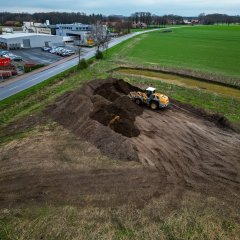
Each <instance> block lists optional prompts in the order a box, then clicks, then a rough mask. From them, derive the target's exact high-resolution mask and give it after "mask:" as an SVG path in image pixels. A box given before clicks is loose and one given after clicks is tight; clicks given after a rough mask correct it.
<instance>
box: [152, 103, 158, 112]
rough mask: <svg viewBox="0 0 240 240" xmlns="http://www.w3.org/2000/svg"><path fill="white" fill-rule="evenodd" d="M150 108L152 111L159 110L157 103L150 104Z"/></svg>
mask: <svg viewBox="0 0 240 240" xmlns="http://www.w3.org/2000/svg"><path fill="white" fill-rule="evenodd" d="M150 108H151V109H152V110H156V109H157V108H158V105H157V103H156V102H151V103H150Z"/></svg>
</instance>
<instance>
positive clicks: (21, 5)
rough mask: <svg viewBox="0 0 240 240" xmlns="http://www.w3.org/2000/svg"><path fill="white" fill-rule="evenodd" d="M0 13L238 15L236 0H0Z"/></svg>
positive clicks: (239, 7) (239, 3)
mask: <svg viewBox="0 0 240 240" xmlns="http://www.w3.org/2000/svg"><path fill="white" fill-rule="evenodd" d="M0 1H1V4H0V5H1V8H0V11H10V12H31V13H33V12H40V11H41V12H50V11H65V12H85V13H87V14H90V13H102V14H104V15H110V14H117V15H125V16H129V15H130V14H131V13H133V12H137V11H149V12H151V13H154V14H158V15H163V14H178V15H182V16H197V15H198V14H199V13H203V12H204V13H206V14H208V13H226V14H231V15H239V14H240V0H115V1H114V0H84V1H83V0H6V1H4V0H0Z"/></svg>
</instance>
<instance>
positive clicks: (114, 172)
mask: <svg viewBox="0 0 240 240" xmlns="http://www.w3.org/2000/svg"><path fill="white" fill-rule="evenodd" d="M135 90H138V88H137V87H135V86H132V85H130V84H128V83H126V82H124V81H122V80H118V79H108V80H105V81H103V80H94V81H92V82H89V83H87V84H85V85H84V86H82V87H81V88H80V89H78V90H76V91H74V92H71V93H68V94H65V95H64V96H62V97H60V98H59V99H58V100H57V101H56V103H55V104H53V105H51V106H49V107H48V108H47V109H46V110H45V113H46V114H47V115H49V116H50V117H51V118H52V119H53V120H54V121H56V122H58V123H60V125H62V126H63V129H64V130H61V131H62V132H63V134H62V136H61V137H60V135H61V134H60V133H59V134H58V135H59V136H58V137H56V136H55V135H54V134H53V133H51V134H50V137H47V139H48V144H47V143H44V141H45V140H43V139H42V138H38V139H35V140H34V139H30V140H26V141H28V143H26V142H25V143H24V144H22V145H21V144H20V145H21V146H18V147H16V146H13V145H10V146H7V147H5V149H4V151H3V152H2V159H0V160H1V161H0V164H1V169H2V170H1V174H0V193H1V199H0V200H1V202H2V203H5V204H6V203H7V202H8V203H9V202H10V201H12V202H14V201H15V202H16V201H17V202H22V201H23V202H24V201H29V200H30V199H34V200H36V201H56V200H57V199H58V200H60V199H61V201H65V200H66V201H67V202H74V203H76V204H80V205H81V204H82V203H83V202H84V201H83V197H81V200H80V197H79V192H80V193H81V196H85V195H91V196H92V195H94V194H96V193H98V194H100V195H101V196H103V195H104V194H107V195H108V198H107V199H108V201H107V200H106V199H105V200H104V201H100V200H98V201H95V203H94V204H97V205H98V204H100V202H101V204H109V202H111V204H112V205H115V203H116V204H122V203H124V202H129V201H130V202H134V201H136V202H139V201H141V200H142V201H143V202H146V201H147V200H148V199H151V198H153V197H159V196H160V195H164V194H167V193H173V196H174V198H175V199H176V200H177V199H179V198H181V195H182V194H183V193H184V191H194V192H201V193H204V194H208V195H214V196H219V197H220V198H223V199H227V200H230V201H234V202H239V200H240V184H239V183H240V134H239V133H238V132H237V131H234V128H233V127H231V125H230V124H229V123H228V122H227V121H226V119H224V118H222V117H220V116H217V115H209V114H207V113H205V112H204V111H200V110H196V109H193V108H191V107H189V106H184V105H181V104H180V103H177V102H175V101H174V105H172V106H171V107H170V108H169V109H166V110H158V111H152V110H149V109H148V108H146V107H141V106H137V105H136V104H135V103H134V102H132V101H131V100H130V99H129V97H128V96H127V94H128V93H129V92H131V91H135ZM67 131H69V133H66V132H67ZM70 132H72V133H73V135H74V136H75V138H76V139H75V140H71V141H70V140H69V139H68V137H64V136H68V135H69V134H70ZM52 135H53V136H52ZM51 139H52V140H51ZM61 139H62V140H61ZM70 139H72V137H71V138H70ZM59 141H60V143H59ZM82 141H84V142H85V143H86V144H89V146H91V147H89V146H88V147H87V150H86V151H85V150H84V151H82V150H81V149H83V148H82ZM57 142H58V143H57ZM89 148H90V150H89ZM24 149H25V151H24ZM59 149H62V150H61V151H60V150H59ZM66 149H68V150H66ZM91 149H95V150H94V151H93V150H91ZM97 149H98V150H97ZM57 150H58V151H57ZM99 150H100V151H101V156H107V158H108V159H110V160H109V161H112V162H114V161H115V160H123V161H121V162H122V163H124V162H126V161H128V163H129V162H130V163H133V162H136V163H141V164H139V165H138V167H127V168H126V166H125V167H123V168H121V167H120V168H119V167H117V168H115V167H114V166H112V165H111V164H110V165H109V166H107V165H105V167H104V165H102V166H100V167H99V168H98V169H94V166H93V167H92V168H90V170H89V169H88V170H86V169H85V168H84V164H83V165H82V166H79V165H76V167H73V168H69V167H66V166H65V165H66V163H64V164H63V163H62V162H61V161H62V160H61V161H60V160H59V159H63V158H64V156H65V155H66V154H65V153H66V151H67V153H68V154H67V156H68V158H67V159H68V160H69V161H74V159H78V160H77V161H78V162H79V161H82V159H87V160H86V163H87V161H88V164H89V163H91V161H93V159H96V155H94V154H95V152H96V151H99ZM93 152H94V154H93ZM73 153H74V156H73ZM6 157H8V161H6V160H5V161H4V159H6ZM24 159H25V160H26V162H24V161H25V160H24ZM27 159H28V161H27ZM30 159H31V160H30ZM113 159H114V160H113ZM98 160H99V161H100V158H98ZM11 162H12V163H15V165H14V164H11ZM16 163H18V164H19V163H20V164H21V166H22V167H21V168H20V170H19V171H17V170H15V169H14V168H15V167H16V166H18V164H16ZM25 165H28V168H26V167H24V166H25ZM29 166H30V167H29ZM63 166H65V167H63ZM77 166H78V167H77ZM83 169H85V170H83ZM88 202H89V201H88ZM93 202H94V201H93ZM96 202H97V203H96Z"/></svg>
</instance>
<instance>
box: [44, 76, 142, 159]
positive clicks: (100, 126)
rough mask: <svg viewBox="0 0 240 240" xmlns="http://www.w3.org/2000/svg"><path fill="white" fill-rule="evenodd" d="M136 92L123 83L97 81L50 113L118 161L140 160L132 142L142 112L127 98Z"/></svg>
mask: <svg viewBox="0 0 240 240" xmlns="http://www.w3.org/2000/svg"><path fill="white" fill-rule="evenodd" d="M135 90H139V89H138V88H136V87H134V86H132V85H130V84H128V83H126V82H124V81H123V80H118V79H108V80H106V81H103V80H94V81H92V82H90V83H87V84H85V85H84V86H82V87H81V88H80V89H79V90H77V91H75V92H73V93H69V94H66V95H65V96H63V97H61V98H60V99H59V100H58V101H57V103H56V104H55V105H52V106H50V107H49V108H48V109H47V112H48V113H49V114H50V115H51V116H52V118H53V119H54V120H56V121H57V122H59V123H61V124H62V125H63V126H65V127H67V128H70V129H71V130H72V131H73V132H74V133H75V134H77V135H80V136H81V137H83V138H84V139H86V140H88V141H90V142H91V143H93V144H94V145H95V146H97V147H98V148H99V149H100V150H101V151H102V152H103V153H105V154H107V155H110V156H113V157H116V158H118V159H123V160H138V157H137V154H136V151H135V150H134V147H133V145H132V144H131V143H130V141H129V138H131V137H137V136H138V135H139V134H140V131H139V129H138V128H137V127H136V126H135V124H134V121H135V118H136V116H138V115H141V114H142V112H143V108H140V107H139V106H137V105H136V104H135V103H133V102H132V101H131V100H130V98H129V97H128V96H127V94H128V93H129V92H131V91H135Z"/></svg>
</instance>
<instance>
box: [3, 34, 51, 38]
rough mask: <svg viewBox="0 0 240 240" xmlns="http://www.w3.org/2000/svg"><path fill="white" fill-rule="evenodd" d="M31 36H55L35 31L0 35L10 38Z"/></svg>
mask: <svg viewBox="0 0 240 240" xmlns="http://www.w3.org/2000/svg"><path fill="white" fill-rule="evenodd" d="M31 36H45V37H55V35H46V34H36V33H11V34H3V35H0V38H4V39H11V38H20V37H31Z"/></svg>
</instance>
